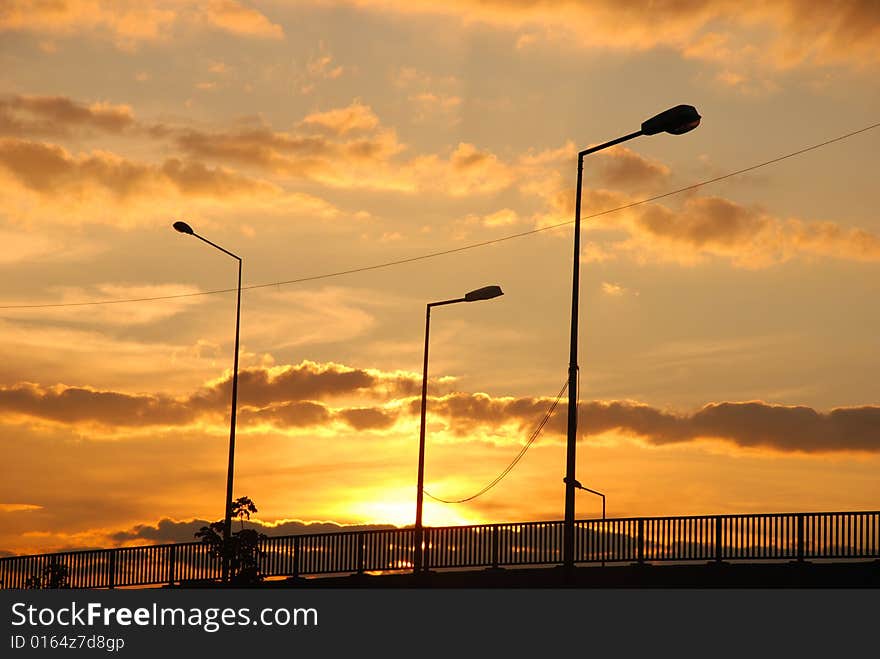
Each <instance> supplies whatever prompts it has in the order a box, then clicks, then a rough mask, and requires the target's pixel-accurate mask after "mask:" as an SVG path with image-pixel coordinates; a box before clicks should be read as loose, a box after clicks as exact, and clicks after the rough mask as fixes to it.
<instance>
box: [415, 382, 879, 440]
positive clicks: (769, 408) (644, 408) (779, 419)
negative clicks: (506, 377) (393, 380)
mask: <svg viewBox="0 0 880 659" xmlns="http://www.w3.org/2000/svg"><path fill="white" fill-rule="evenodd" d="M551 403H552V400H550V399H546V398H492V397H491V396H488V395H487V394H479V393H478V394H465V393H455V394H449V395H446V396H440V397H435V398H432V400H431V402H430V410H431V414H432V415H433V416H437V417H440V418H443V419H445V420H446V422H447V424H448V430H449V431H450V432H453V433H454V434H455V435H458V436H468V435H470V434H472V433H474V432H475V431H476V430H477V429H478V428H480V427H487V426H488V427H494V426H498V425H500V424H503V423H511V424H514V425H515V426H517V427H519V428H520V429H521V430H532V429H533V428H534V427H536V426H537V424H538V422H539V421H540V420H541V418H543V416H544V414H545V413H546V411H547V410H548V409H549V407H550V404H551ZM580 419H581V421H580V422H579V424H578V429H579V431H580V436H581V440H582V441H583V440H584V439H585V438H587V437H591V436H598V435H601V434H603V433H607V432H618V433H623V434H627V435H631V436H634V437H638V438H640V439H642V440H643V441H646V442H647V443H649V444H654V445H665V444H672V443H680V442H690V441H694V440H698V439H722V440H726V441H729V442H733V443H734V444H736V445H737V446H740V447H761V448H769V449H774V450H778V451H794V452H804V453H825V452H836V451H860V452H877V451H880V434H878V433H877V429H878V428H880V407H876V406H863V407H840V408H835V409H832V410H831V411H829V412H819V411H816V410H814V409H812V408H810V407H804V406H789V405H774V404H771V403H765V402H762V401H749V402H723V403H709V404H707V405H705V406H704V407H702V408H701V409H700V410H698V411H696V412H693V413H690V414H687V413H675V412H671V411H668V410H661V409H657V408H655V407H651V406H649V405H644V404H641V403H637V402H632V401H590V402H582V403H581V405H580ZM565 427H566V426H565V415H564V414H560V413H559V408H557V410H556V413H555V414H554V415H553V417H551V420H550V422H549V423H548V425H547V427H546V430H547V432H550V433H555V434H557V435H563V434H564V433H565Z"/></svg>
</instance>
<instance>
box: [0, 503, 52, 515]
mask: <svg viewBox="0 0 880 659" xmlns="http://www.w3.org/2000/svg"><path fill="white" fill-rule="evenodd" d="M42 508H43V506H38V505H37V504H34V503H0V513H22V512H31V511H33V510H41V509H42Z"/></svg>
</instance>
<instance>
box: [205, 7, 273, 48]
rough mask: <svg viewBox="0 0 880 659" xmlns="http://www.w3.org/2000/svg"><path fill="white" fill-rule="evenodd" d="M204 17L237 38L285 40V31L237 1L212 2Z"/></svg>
mask: <svg viewBox="0 0 880 659" xmlns="http://www.w3.org/2000/svg"><path fill="white" fill-rule="evenodd" d="M202 11H203V14H202V15H203V16H204V18H205V20H207V21H208V22H209V23H210V24H211V25H212V26H214V27H216V28H218V29H220V30H223V31H225V32H228V33H230V34H234V35H236V36H246V37H258V38H263V39H283V38H284V30H283V29H282V28H281V26H280V25H278V24H276V23H273V22H272V21H270V20H269V19H268V18H266V16H264V15H263V14H261V13H260V12H259V11H257V10H256V9H254V8H252V7H246V6H244V5H242V4H241V3H240V2H236V1H235V0H211V1H210V2H208V3H207V5H206V6H204V7H203V9H202Z"/></svg>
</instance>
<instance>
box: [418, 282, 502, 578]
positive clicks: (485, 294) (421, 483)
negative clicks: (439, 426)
mask: <svg viewBox="0 0 880 659" xmlns="http://www.w3.org/2000/svg"><path fill="white" fill-rule="evenodd" d="M500 295H504V292H503V291H502V290H501V287H500V286H484V287H483V288H478V289H477V290H475V291H471V292H470V293H466V294H465V296H464V297H460V298H456V299H454V300H443V301H442V302H429V303H428V305H427V306H426V307H425V359H424V362H423V363H422V421H421V427H420V429H419V477H418V485H417V487H416V528H415V556H414V560H413V572H416V573H418V572H420V571H421V569H422V562H423V561H422V558H423V555H424V547H423V546H422V544H423V537H424V529H423V527H422V501H423V499H424V488H425V411H426V410H427V405H428V335H429V334H430V332H431V308H432V307H442V306H443V305H445V304H456V303H458V302H477V301H478V300H491V299H492V298H495V297H499V296H500Z"/></svg>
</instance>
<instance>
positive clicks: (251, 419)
mask: <svg viewBox="0 0 880 659" xmlns="http://www.w3.org/2000/svg"><path fill="white" fill-rule="evenodd" d="M243 374H244V377H243V378H242V380H241V383H240V392H241V398H240V399H239V401H240V403H241V408H240V423H241V426H242V427H247V426H248V425H249V424H250V425H259V424H267V425H270V426H274V427H276V428H278V429H282V430H283V429H287V428H319V427H331V426H333V425H334V424H344V425H347V426H349V427H350V428H352V429H354V430H356V431H371V430H383V429H386V428H390V427H391V426H392V425H393V424H394V423H395V422H397V421H398V420H400V419H401V418H402V417H403V416H407V417H409V418H412V419H414V418H416V417H417V415H418V413H419V405H420V403H419V398H418V396H416V395H415V392H414V391H413V389H414V387H415V382H414V380H415V377H414V376H413V375H412V374H408V373H407V374H393V373H392V374H389V373H382V372H379V371H366V370H362V369H347V368H346V367H344V366H341V365H338V364H324V365H322V364H316V363H314V362H303V363H301V364H299V365H296V366H286V367H282V368H277V369H269V370H266V369H248V370H246V371H245V372H244V373H243ZM226 385H227V383H226V382H221V383H218V384H216V385H214V386H212V387H208V388H205V389H203V390H202V391H200V392H198V393H196V394H195V395H192V396H190V397H184V398H172V397H169V396H163V395H146V394H126V393H120V392H108V391H96V390H93V389H88V388H84V387H66V386H63V385H58V386H56V387H48V388H44V387H40V386H38V385H35V384H19V385H15V386H12V387H0V412H2V413H3V414H4V415H5V416H6V417H7V418H14V417H16V416H19V417H22V416H23V417H31V418H38V419H44V420H49V421H54V422H59V423H68V424H77V423H93V424H98V425H101V426H106V427H120V428H126V427H129V428H130V427H147V426H160V425H161V426H174V425H186V424H188V423H193V422H196V421H199V420H203V419H213V420H217V419H222V418H224V417H225V415H226V414H227V411H228V405H229V396H228V390H227V389H226ZM249 389H251V391H250V392H249ZM351 395H357V396H369V397H373V398H379V399H383V400H382V402H383V403H384V402H392V401H396V402H404V403H406V404H405V405H404V406H403V407H400V406H397V405H393V406H385V405H383V404H377V405H374V406H362V405H361V406H356V407H351V406H344V405H343V406H340V407H334V406H330V405H327V404H325V403H323V402H320V399H321V398H333V397H335V396H351ZM552 402H553V401H552V400H551V399H548V398H531V397H520V398H513V397H503V398H493V397H492V396H489V395H488V394H483V393H477V394H469V393H461V392H457V393H451V394H447V395H441V396H434V397H432V398H431V400H430V403H429V406H428V409H429V414H430V416H431V417H432V418H434V419H442V420H443V421H444V422H445V423H446V424H447V427H448V429H449V431H450V432H452V433H453V434H454V435H455V436H457V437H460V438H468V437H470V436H472V435H474V434H475V432H476V431H478V430H481V429H486V428H491V429H496V428H500V427H502V426H511V425H512V426H515V427H516V428H517V431H518V432H521V433H523V434H526V433H529V432H531V431H532V430H533V429H534V428H536V427H537V425H538V423H539V422H540V421H541V419H542V418H543V417H544V415H545V414H546V412H547V411H548V409H549V408H550V406H551V404H552ZM560 402H561V403H562V405H558V406H557V408H556V411H555V413H554V414H553V416H552V417H551V418H550V420H549V422H548V423H547V425H546V427H545V432H546V433H548V434H554V435H557V436H562V435H564V434H565V431H566V415H565V412H564V404H565V401H564V400H562V401H560ZM579 430H580V434H581V437H582V438H584V437H589V436H595V435H599V434H601V433H605V432H609V431H617V432H621V433H623V434H625V435H631V436H635V437H638V438H641V439H642V440H644V441H646V442H648V443H650V444H656V445H664V444H672V443H677V442H689V441H693V440H697V439H701V438H717V439H723V440H727V441H730V442H733V443H735V444H737V445H738V446H742V447H765V448H772V449H776V450H780V451H800V452H806V453H820V452H825V451H871V452H873V451H880V407H876V406H862V407H841V408H835V409H832V410H831V411H829V412H820V411H817V410H814V409H812V408H810V407H804V406H790V405H774V404H771V403H765V402H762V401H750V402H720V403H710V404H708V405H705V406H704V407H703V408H701V409H699V410H697V411H695V412H692V413H679V412H673V411H669V410H663V409H658V408H655V407H652V406H650V405H644V404H641V403H637V402H632V401H590V402H583V403H581V411H580V422H579Z"/></svg>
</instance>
